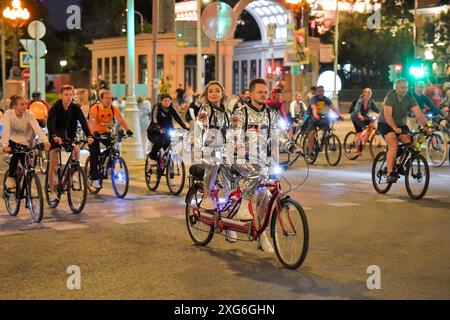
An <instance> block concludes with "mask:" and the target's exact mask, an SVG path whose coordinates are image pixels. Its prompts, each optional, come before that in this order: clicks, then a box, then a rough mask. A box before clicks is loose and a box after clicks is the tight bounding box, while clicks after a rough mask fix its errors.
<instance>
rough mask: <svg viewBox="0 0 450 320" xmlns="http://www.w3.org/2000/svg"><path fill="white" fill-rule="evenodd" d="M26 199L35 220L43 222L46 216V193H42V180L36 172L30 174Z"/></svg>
mask: <svg viewBox="0 0 450 320" xmlns="http://www.w3.org/2000/svg"><path fill="white" fill-rule="evenodd" d="M26 201H27V204H28V205H27V207H28V209H29V210H30V214H31V217H32V218H33V221H34V222H36V223H39V222H41V220H42V217H43V216H44V195H43V194H42V186H41V181H40V180H39V177H38V175H37V174H36V173H34V172H33V173H30V174H29V176H28V181H27V197H26Z"/></svg>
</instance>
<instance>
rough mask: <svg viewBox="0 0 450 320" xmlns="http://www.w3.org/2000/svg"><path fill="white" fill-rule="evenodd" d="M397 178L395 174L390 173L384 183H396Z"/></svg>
mask: <svg viewBox="0 0 450 320" xmlns="http://www.w3.org/2000/svg"><path fill="white" fill-rule="evenodd" d="M398 178H399V177H398V176H397V174H396V173H393V172H391V173H390V174H389V175H388V177H387V179H386V182H387V183H396V182H397V180H398Z"/></svg>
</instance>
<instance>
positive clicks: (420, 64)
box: [407, 58, 432, 81]
mask: <svg viewBox="0 0 450 320" xmlns="http://www.w3.org/2000/svg"><path fill="white" fill-rule="evenodd" d="M407 70H408V77H409V78H410V79H411V80H413V81H416V80H421V79H424V78H426V77H427V76H428V75H429V74H431V71H432V70H431V63H430V62H429V61H427V60H423V59H420V58H408V59H407Z"/></svg>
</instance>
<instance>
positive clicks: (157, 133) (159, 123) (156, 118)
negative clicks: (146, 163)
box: [148, 94, 189, 166]
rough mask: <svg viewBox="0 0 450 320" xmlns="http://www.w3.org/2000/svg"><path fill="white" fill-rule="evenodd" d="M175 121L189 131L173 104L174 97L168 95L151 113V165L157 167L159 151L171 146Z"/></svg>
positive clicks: (161, 99)
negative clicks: (171, 133) (171, 134)
mask: <svg viewBox="0 0 450 320" xmlns="http://www.w3.org/2000/svg"><path fill="white" fill-rule="evenodd" d="M173 120H175V121H176V122H177V123H178V124H179V125H180V126H181V127H182V128H183V129H185V130H189V129H188V128H187V127H186V125H185V124H184V122H183V120H182V119H181V117H180V115H179V114H178V112H177V111H176V110H175V108H174V106H173V104H172V97H171V96H170V95H168V94H162V95H161V96H160V103H158V104H157V105H156V106H155V107H154V108H153V109H152V113H151V123H150V126H149V129H150V130H149V131H148V139H149V140H150V141H151V142H152V143H153V146H152V150H151V151H150V165H152V166H155V165H156V162H157V160H158V151H159V150H161V148H164V149H167V148H168V147H169V146H170V142H171V137H170V131H171V130H173V129H174V126H173Z"/></svg>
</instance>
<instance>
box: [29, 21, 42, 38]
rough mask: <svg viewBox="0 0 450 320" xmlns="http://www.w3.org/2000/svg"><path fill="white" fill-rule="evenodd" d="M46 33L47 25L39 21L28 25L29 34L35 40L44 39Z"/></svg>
mask: <svg viewBox="0 0 450 320" xmlns="http://www.w3.org/2000/svg"><path fill="white" fill-rule="evenodd" d="M45 32H46V28H45V25H44V24H43V23H42V22H41V21H39V20H34V21H31V22H30V24H29V25H28V34H29V35H30V37H31V38H33V39H42V38H43V37H44V36H45Z"/></svg>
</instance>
